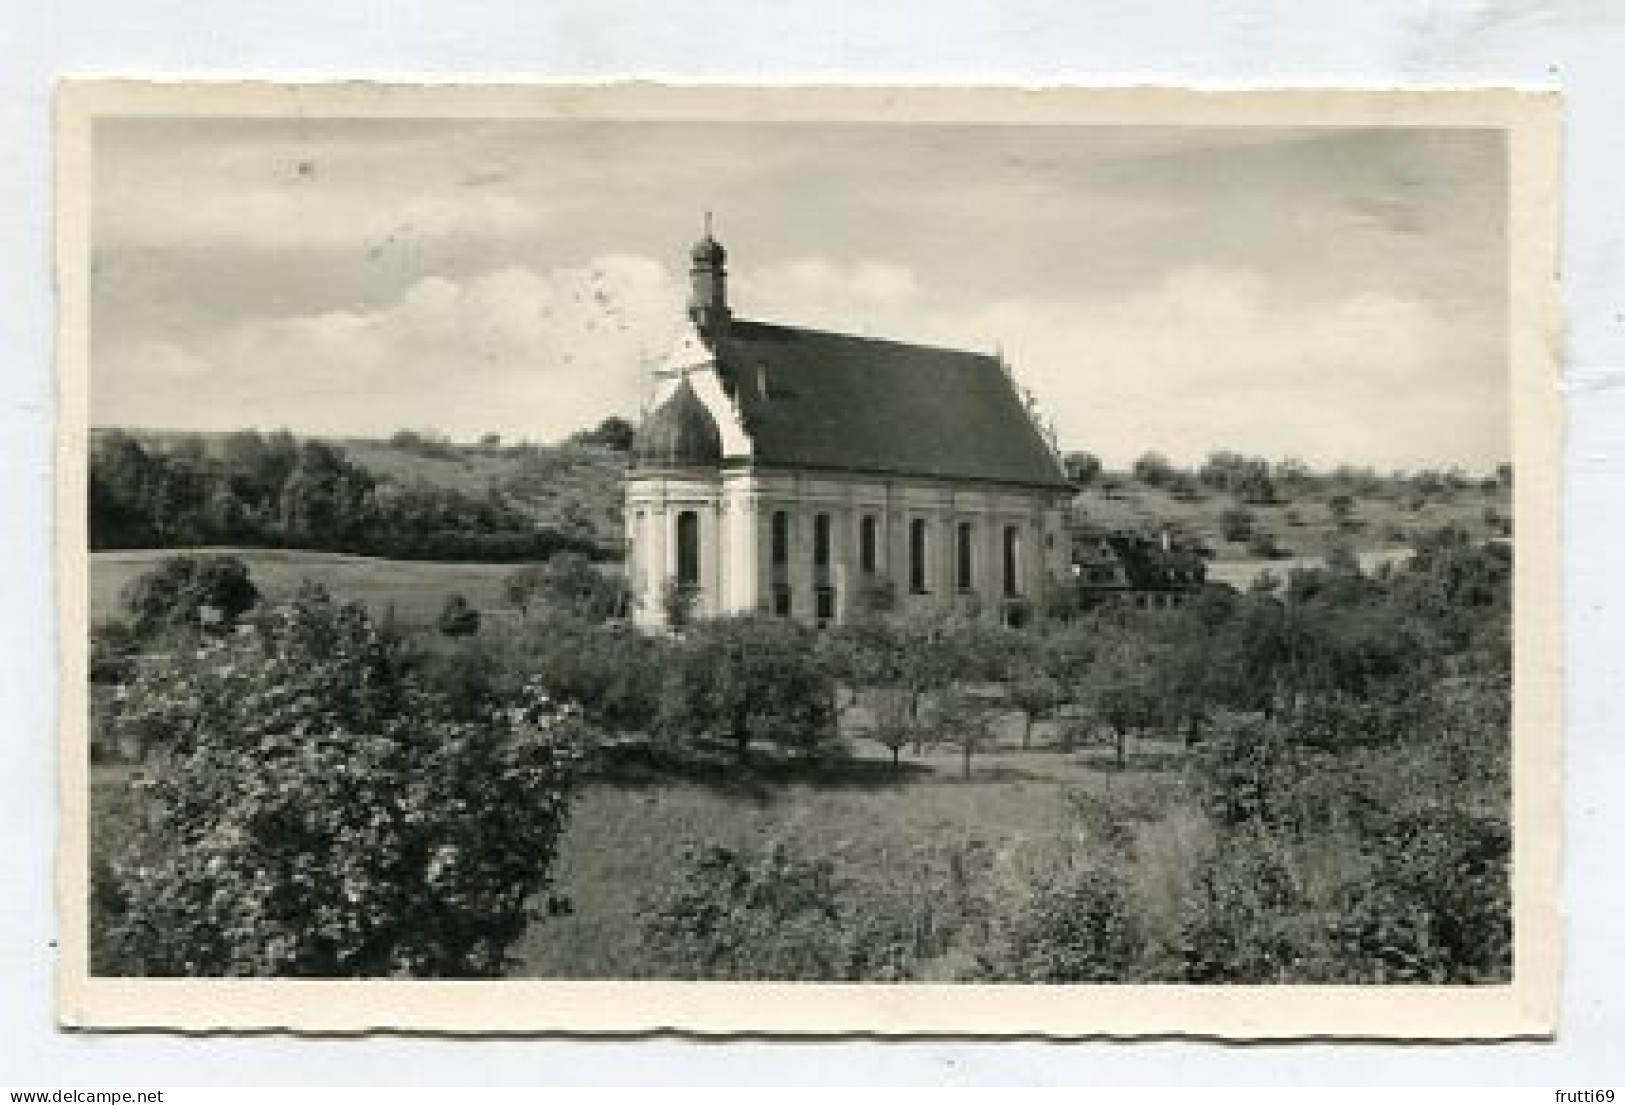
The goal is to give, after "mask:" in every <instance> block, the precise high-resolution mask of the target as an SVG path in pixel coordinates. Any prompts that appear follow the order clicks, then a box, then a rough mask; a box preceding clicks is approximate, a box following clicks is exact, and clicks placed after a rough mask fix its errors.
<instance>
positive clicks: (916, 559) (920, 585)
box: [908, 518, 929, 595]
mask: <svg viewBox="0 0 1625 1105" xmlns="http://www.w3.org/2000/svg"><path fill="white" fill-rule="evenodd" d="M928 551H929V550H928V549H927V548H926V533H925V519H924V518H915V519H914V520H913V521H911V522H910V523H909V524H908V589H909V591H910V592H911V593H913V594H916V595H923V594H925V593H926V584H927V583H928V582H929V580H928V579H927V574H926V570H925V565H926V553H927V552H928Z"/></svg>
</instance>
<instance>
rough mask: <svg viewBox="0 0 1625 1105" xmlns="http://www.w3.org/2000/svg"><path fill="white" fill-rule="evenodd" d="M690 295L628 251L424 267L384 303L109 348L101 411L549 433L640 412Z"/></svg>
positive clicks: (461, 432)
mask: <svg viewBox="0 0 1625 1105" xmlns="http://www.w3.org/2000/svg"><path fill="white" fill-rule="evenodd" d="M682 303H683V289H682V287H681V286H680V284H679V283H678V282H677V280H676V279H675V278H674V277H673V276H672V275H671V273H670V272H669V271H668V270H666V269H665V268H664V267H662V266H661V265H660V264H658V263H657V262H655V261H652V260H650V259H648V258H643V257H637V256H630V255H609V256H604V257H600V258H597V259H595V260H594V261H592V262H591V263H589V264H588V265H585V266H579V267H572V268H564V269H558V270H553V271H549V272H537V271H534V270H532V269H527V268H504V269H499V270H494V271H490V272H485V273H481V274H479V275H477V276H474V277H472V278H470V279H467V280H464V281H453V280H450V279H447V278H445V277H441V276H431V277H426V278H424V279H421V280H419V281H417V282H416V283H414V284H412V285H411V286H409V287H408V288H407V289H405V291H404V292H402V294H401V295H400V296H399V298H397V299H396V300H395V301H394V302H392V303H390V304H388V305H386V306H384V307H382V308H381V309H379V310H376V311H371V312H364V311H343V310H338V311H328V312H323V313H317V314H308V315H298V316H292V317H286V318H259V319H251V320H247V321H244V322H241V323H239V324H236V325H234V326H231V327H230V328H228V329H226V330H225V331H223V332H220V333H216V334H210V335H205V336H204V337H202V338H200V339H199V340H198V342H197V344H196V347H195V348H189V349H180V348H179V347H176V346H174V345H173V343H164V344H153V343H147V344H143V345H140V346H133V347H130V348H127V349H125V348H113V349H110V350H104V351H100V352H99V353H98V356H97V364H96V366H95V373H94V376H95V380H96V383H97V385H98V386H97V388H96V389H95V396H94V400H95V411H94V417H95V418H96V420H97V421H99V422H111V423H128V424H135V425H170V426H174V425H195V426H199V427H203V426H212V427H220V426H232V425H255V424H259V425H265V424H267V422H268V421H269V422H270V423H274V424H284V423H285V424H288V425H290V426H292V427H294V428H297V429H300V430H304V431H307V432H325V433H338V434H376V433H380V432H387V431H388V430H389V429H391V428H397V427H401V426H431V427H434V428H437V429H441V430H444V431H446V432H450V433H453V434H454V435H457V436H460V437H468V436H472V435H474V434H477V433H483V432H487V431H496V432H500V433H503V434H504V435H505V436H509V437H515V438H519V437H528V438H531V439H541V440H545V439H549V438H555V437H558V436H561V435H562V434H565V433H568V432H570V431H572V430H575V429H578V428H580V427H582V426H584V425H588V424H591V423H593V422H595V421H596V420H597V419H599V418H601V417H603V416H604V415H605V414H607V413H609V412H611V411H615V410H622V411H635V410H636V409H637V405H638V403H639V401H640V399H641V397H642V395H643V392H644V390H645V388H646V386H647V367H646V366H647V365H648V364H650V363H652V361H653V360H654V359H655V358H656V357H657V356H658V355H659V354H661V353H663V352H664V351H665V346H666V345H667V344H669V342H670V341H672V340H674V337H675V334H676V331H677V328H678V324H679V323H680V321H681V320H682V317H683V316H682ZM176 366H184V367H185V368H186V371H185V372H180V371H177V370H176Z"/></svg>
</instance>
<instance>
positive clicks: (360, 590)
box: [90, 548, 514, 625]
mask: <svg viewBox="0 0 1625 1105" xmlns="http://www.w3.org/2000/svg"><path fill="white" fill-rule="evenodd" d="M177 551H181V550H173V549H135V550H117V551H108V552H94V553H91V554H90V618H91V621H92V622H96V621H100V620H102V619H104V618H110V617H114V616H116V615H117V614H118V612H119V593H120V592H121V591H122V590H123V589H124V587H125V585H126V584H128V583H129V582H130V581H131V580H133V579H135V578H136V577H137V576H139V575H141V574H142V573H143V572H146V571H148V570H150V569H151V568H153V567H155V566H156V565H157V564H158V562H159V561H161V560H162V559H164V558H165V557H166V556H173V555H176V553H177ZM184 551H185V552H187V553H188V554H191V553H206V552H220V553H230V554H231V555H233V556H237V557H241V558H242V560H243V562H244V563H245V564H247V565H248V571H249V574H250V575H251V576H252V577H253V580H254V584H255V586H257V587H258V588H259V589H260V594H261V596H262V599H263V601H268V602H276V601H279V600H281V599H284V598H287V597H289V596H291V595H292V594H293V593H294V592H295V591H296V590H298V587H299V584H300V582H301V581H303V580H307V579H308V580H313V581H315V582H317V583H320V584H322V585H323V586H325V587H326V588H327V589H328V590H329V591H330V592H332V595H333V597H334V598H336V599H340V600H343V601H354V602H360V603H362V604H363V605H365V606H366V607H367V608H368V610H370V611H371V612H372V613H373V614H375V615H382V614H383V613H384V612H385V611H386V610H387V609H389V608H390V607H393V608H394V610H395V616H396V617H397V618H398V619H399V620H400V621H401V622H402V623H404V624H408V625H428V624H430V623H432V622H433V621H434V619H435V617H436V615H438V614H439V613H440V608H441V607H442V606H444V605H445V602H446V596H447V595H450V594H453V593H457V594H461V595H462V596H463V597H465V598H467V599H468V601H469V602H470V603H471V604H473V605H474V606H475V607H476V608H477V609H479V610H480V611H481V612H482V613H493V612H496V611H500V610H502V609H503V608H504V607H505V605H506V604H505V603H504V602H503V599H502V581H503V580H504V579H505V578H507V576H508V575H509V573H511V572H512V571H513V569H514V565H512V564H473V563H468V564H465V563H439V562H434V561H422V560H384V559H380V558H376V557H367V556H350V555H348V554H345V553H328V552H306V551H303V550H293V549H241V548H222V549H188V550H184Z"/></svg>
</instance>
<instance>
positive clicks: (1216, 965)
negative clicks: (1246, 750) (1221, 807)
mask: <svg viewBox="0 0 1625 1105" xmlns="http://www.w3.org/2000/svg"><path fill="white" fill-rule="evenodd" d="M1312 935H1313V922H1312V919H1311V918H1307V917H1306V915H1305V912H1304V901H1303V897H1302V894H1301V892H1300V891H1299V888H1298V887H1297V885H1296V883H1295V881H1294V879H1293V878H1292V875H1291V872H1290V871H1289V870H1288V868H1287V865H1286V863H1285V861H1284V860H1283V858H1282V854H1281V849H1280V847H1279V846H1278V845H1277V844H1276V843H1275V842H1274V841H1272V840H1271V839H1270V837H1269V835H1268V834H1267V832H1266V831H1265V830H1262V829H1261V828H1257V827H1255V828H1253V829H1250V830H1246V831H1243V832H1239V833H1235V834H1231V835H1228V836H1226V837H1225V838H1224V839H1223V840H1221V841H1220V843H1219V844H1218V846H1217V847H1216V848H1215V849H1214V850H1213V851H1212V852H1211V853H1210V854H1209V856H1208V858H1207V860H1206V861H1205V862H1204V863H1203V864H1202V866H1201V868H1200V869H1199V871H1198V874H1197V877H1196V882H1195V885H1194V887H1192V889H1191V892H1190V894H1189V896H1188V897H1187V898H1186V900H1185V902H1184V903H1183V905H1182V907H1181V910H1180V925H1179V946H1178V948H1177V949H1176V951H1177V956H1178V959H1179V963H1180V973H1181V974H1182V975H1183V977H1184V978H1185V980H1186V981H1188V982H1199V983H1254V984H1257V983H1269V982H1286V981H1291V980H1294V979H1296V980H1299V981H1301V980H1302V979H1303V975H1304V973H1305V969H1306V966H1307V965H1308V964H1309V963H1310V962H1311V961H1313V960H1315V959H1316V958H1317V957H1318V949H1317V948H1316V947H1315V944H1314V941H1313V939H1312Z"/></svg>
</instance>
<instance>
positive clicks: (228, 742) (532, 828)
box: [92, 591, 582, 977]
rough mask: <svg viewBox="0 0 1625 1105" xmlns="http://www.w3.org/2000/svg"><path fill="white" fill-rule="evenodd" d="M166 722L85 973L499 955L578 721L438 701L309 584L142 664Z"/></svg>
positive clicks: (545, 708) (423, 972)
mask: <svg viewBox="0 0 1625 1105" xmlns="http://www.w3.org/2000/svg"><path fill="white" fill-rule="evenodd" d="M132 698H133V699H134V706H135V708H136V709H137V710H138V711H142V710H143V709H144V710H145V713H146V715H147V716H148V718H149V720H152V721H158V720H160V719H161V720H162V721H164V722H166V723H167V724H168V725H169V726H171V727H172V729H173V733H172V739H171V741H170V742H169V744H168V747H167V750H166V751H165V752H164V753H163V754H162V755H160V756H159V757H158V758H157V759H156V760H155V761H154V763H153V764H152V766H151V768H150V774H149V776H148V777H147V780H146V788H145V789H146V795H145V801H144V803H143V804H144V806H145V809H146V811H147V817H146V819H145V821H144V823H143V824H141V825H140V826H139V827H138V828H136V829H134V830H132V832H131V833H130V834H129V836H128V837H127V839H126V841H125V846H124V848H123V849H122V850H120V851H119V852H118V854H116V855H114V856H110V857H99V858H105V859H106V867H105V869H104V870H103V873H102V876H101V878H100V879H99V880H98V888H97V892H96V893H97V899H96V901H97V913H98V915H97V916H96V917H95V918H94V919H93V930H94V935H93V942H92V959H93V969H94V970H96V971H97V972H98V973H121V974H142V975H208V976H221V975H232V976H242V975H249V976H269V975H278V976H303V977H377V976H386V975H387V976H408V977H464V976H467V977H494V976H497V975H499V974H500V973H501V972H502V971H503V969H504V967H505V966H506V965H507V964H508V958H507V951H508V949H509V948H510V947H511V946H512V944H513V943H514V941H515V940H517V939H518V937H519V936H520V935H521V933H522V932H523V931H524V929H525V927H526V925H527V923H528V922H529V921H530V920H531V918H532V915H533V913H532V910H531V908H530V903H531V901H532V899H533V898H534V896H535V895H537V894H538V893H540V892H541V891H543V890H544V889H545V888H546V887H547V885H548V883H549V871H550V868H551V865H552V861H553V857H554V854H555V849H556V845H557V841H558V838H559V835H560V833H561V831H562V828H563V825H564V821H565V816H566V812H567V789H566V788H567V784H568V780H569V778H570V775H571V772H572V769H573V766H574V764H575V761H576V759H577V758H578V756H579V753H578V747H579V743H580V740H581V738H582V731H581V723H580V721H579V719H578V718H577V716H576V715H575V714H574V713H572V712H571V711H570V710H568V709H565V708H561V707H558V706H556V705H555V704H554V703H553V702H552V701H551V700H549V699H548V698H547V696H546V695H545V694H544V693H542V692H541V691H540V689H539V688H534V687H533V688H530V689H529V690H528V691H527V692H526V693H525V694H524V695H523V696H522V697H521V698H520V700H519V702H518V704H517V705H515V706H514V707H512V708H510V709H507V710H504V711H500V712H498V713H495V714H493V715H492V716H491V717H490V718H488V719H487V720H485V721H482V722H480V723H477V724H469V723H463V722H456V721H451V720H448V719H446V718H444V717H443V716H442V715H440V714H439V712H438V711H437V709H436V706H435V702H434V700H433V698H432V697H430V696H429V695H426V694H425V693H423V691H422V690H421V689H420V687H419V686H418V685H417V683H416V681H415V678H414V676H413V675H412V674H411V668H410V665H409V664H408V663H407V662H406V660H405V658H404V657H403V656H402V654H401V651H400V648H399V645H398V643H397V642H393V641H391V640H390V639H389V638H388V637H387V635H384V634H382V633H380V631H379V630H378V629H377V628H376V627H375V626H374V625H373V624H372V622H371V621H370V619H369V618H368V617H367V615H366V614H365V612H364V611H362V610H361V609H360V608H359V607H357V606H344V607H339V606H336V605H334V604H333V603H332V602H331V601H330V600H328V599H327V598H326V597H325V596H324V595H321V594H320V593H319V592H314V591H310V592H306V593H305V594H303V595H302V596H301V598H300V599H299V600H298V601H297V602H295V603H294V604H292V605H291V606H290V607H287V608H284V609H280V610H277V611H275V612H273V613H272V614H271V615H270V616H268V617H266V618H265V619H263V620H262V621H261V622H260V623H259V624H257V625H254V626H252V627H245V628H244V630H243V631H242V632H240V633H238V634H236V635H234V636H232V637H230V638H228V639H226V640H222V641H218V642H212V643H209V644H206V645H205V646H204V647H203V648H202V649H199V650H198V651H197V652H196V653H191V654H186V655H184V656H178V657H176V658H174V659H172V660H170V661H168V662H167V663H165V664H163V665H160V666H159V669H158V670H154V671H150V672H144V673H143V675H142V678H141V679H140V680H138V681H137V684H136V685H135V687H134V688H133V689H132Z"/></svg>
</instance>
